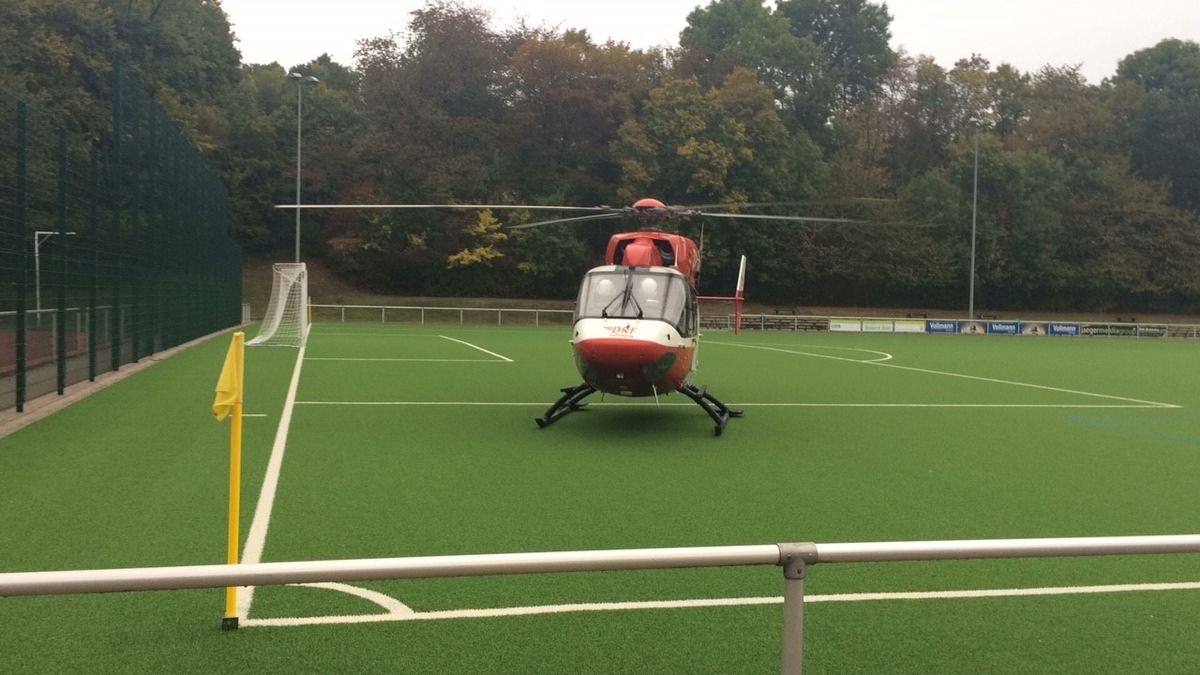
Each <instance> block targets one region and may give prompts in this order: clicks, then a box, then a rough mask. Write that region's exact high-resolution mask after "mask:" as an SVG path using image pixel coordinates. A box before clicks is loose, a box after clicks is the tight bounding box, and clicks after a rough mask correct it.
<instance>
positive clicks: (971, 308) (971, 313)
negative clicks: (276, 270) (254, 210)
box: [297, 127, 979, 321]
mask: <svg viewBox="0 0 1200 675" xmlns="http://www.w3.org/2000/svg"><path fill="white" fill-rule="evenodd" d="M978 210H979V127H975V184H974V187H973V188H972V190H971V290H970V297H969V299H968V300H967V318H968V319H970V320H972V321H974V320H975V224H976V221H977V218H976V216H977V214H978ZM298 213H299V211H297V214H298Z"/></svg>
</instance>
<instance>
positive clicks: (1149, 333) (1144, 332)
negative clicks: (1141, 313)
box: [1137, 324, 1167, 338]
mask: <svg viewBox="0 0 1200 675" xmlns="http://www.w3.org/2000/svg"><path fill="white" fill-rule="evenodd" d="M1137 335H1138V337H1156V338H1157V337H1166V336H1167V327H1166V326H1143V325H1141V324H1138V327H1137Z"/></svg>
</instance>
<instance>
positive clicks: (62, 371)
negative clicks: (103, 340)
mask: <svg viewBox="0 0 1200 675" xmlns="http://www.w3.org/2000/svg"><path fill="white" fill-rule="evenodd" d="M69 170H70V163H69V162H68V160H67V130H66V129H65V128H63V127H59V129H58V214H57V218H56V220H57V221H58V222H57V225H58V228H57V229H58V242H57V243H58V245H59V250H60V251H61V252H62V253H61V254H60V255H59V256H58V268H57V269H56V270H55V271H57V272H58V274H57V277H58V279H57V281H56V282H55V284H54V285H55V287H56V293H55V303H54V364H55V375H56V379H55V383H54V384H55V390H56V391H57V392H58V395H59V396H62V395H63V393H64V392H66V390H67V252H68V248H67V190H68V189H69V188H68V185H69V182H68V180H67V171H69ZM34 236H37V234H36V233H35V234H34Z"/></svg>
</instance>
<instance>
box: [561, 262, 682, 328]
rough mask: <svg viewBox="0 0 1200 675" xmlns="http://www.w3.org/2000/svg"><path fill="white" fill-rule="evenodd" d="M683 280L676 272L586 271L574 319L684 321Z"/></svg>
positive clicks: (679, 322)
mask: <svg viewBox="0 0 1200 675" xmlns="http://www.w3.org/2000/svg"><path fill="white" fill-rule="evenodd" d="M687 303H688V288H687V282H686V281H684V278H683V276H682V275H680V274H676V273H672V272H661V271H653V272H652V271H649V270H643V269H638V268H622V267H615V268H607V269H599V270H593V271H591V272H588V274H587V276H585V277H584V280H583V284H582V285H581V286H580V289H579V302H578V304H577V307H576V316H575V318H576V320H578V319H611V318H626V319H654V320H657V321H666V322H667V323H670V324H672V325H675V326H681V325H683V324H685V323H686V322H685V320H684V316H685V313H686V310H687Z"/></svg>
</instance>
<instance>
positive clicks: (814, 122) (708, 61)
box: [676, 0, 836, 134]
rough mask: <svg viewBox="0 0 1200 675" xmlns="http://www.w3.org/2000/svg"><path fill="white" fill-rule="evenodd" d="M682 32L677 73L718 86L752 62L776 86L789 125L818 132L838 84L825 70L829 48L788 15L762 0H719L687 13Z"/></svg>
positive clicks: (765, 80)
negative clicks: (795, 29) (795, 26)
mask: <svg viewBox="0 0 1200 675" xmlns="http://www.w3.org/2000/svg"><path fill="white" fill-rule="evenodd" d="M687 23H688V25H687V26H686V27H685V28H684V29H683V32H681V33H680V35H679V52H678V53H677V54H676V76H677V77H680V78H684V79H686V78H687V77H695V78H696V79H697V80H698V81H699V83H700V84H701V86H702V87H705V88H710V87H715V86H718V85H719V84H720V83H721V82H722V81H723V80H724V79H725V78H726V77H727V76H729V75H730V74H731V73H732V72H733V71H734V69H735V68H739V67H741V68H748V69H750V70H753V71H755V72H757V73H758V76H759V78H760V80H761V81H762V82H763V84H765V85H766V86H767V87H768V88H770V90H771V91H772V92H774V95H775V100H776V101H778V102H779V105H780V106H781V108H782V109H784V110H786V111H787V113H786V114H785V115H784V118H785V120H786V122H787V123H788V125H789V127H791V128H801V129H804V130H806V131H807V132H809V133H810V134H817V133H820V132H821V130H822V129H823V128H824V126H825V123H826V122H827V121H828V119H829V115H830V113H831V111H832V109H833V100H834V98H835V96H836V92H835V89H836V87H835V85H834V84H833V83H832V82H831V81H830V80H829V79H828V78H826V77H825V76H824V72H823V70H822V69H823V67H824V63H825V54H824V52H823V51H822V50H821V48H820V46H818V45H817V44H816V43H815V42H814V41H813V40H812V38H811V37H807V36H806V37H797V36H795V35H793V34H792V32H791V24H790V23H789V22H788V20H787V18H786V17H783V16H780V15H778V14H775V13H772V12H770V11H769V10H767V9H766V8H765V7H763V5H762V3H761V2H760V1H759V0H715V1H714V2H712V3H710V4H709V5H708V6H707V7H705V8H697V9H695V10H694V11H693V12H692V13H691V14H689V15H688V19H687Z"/></svg>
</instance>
